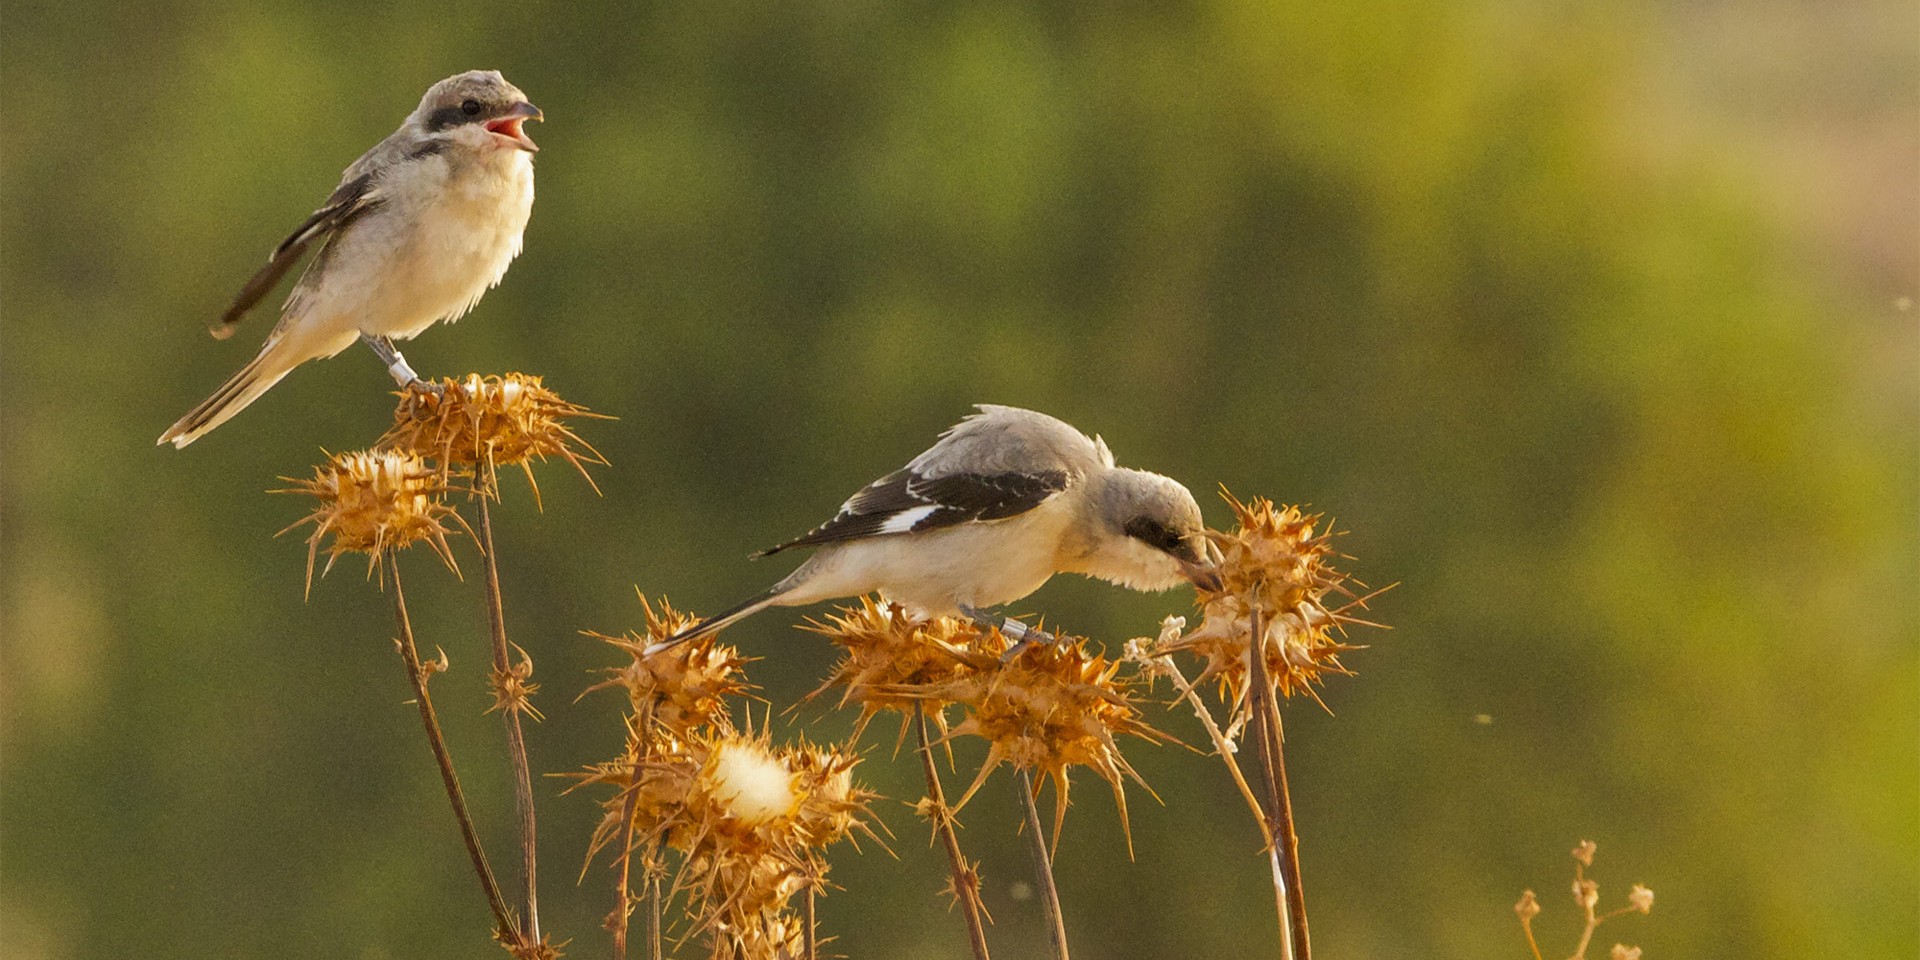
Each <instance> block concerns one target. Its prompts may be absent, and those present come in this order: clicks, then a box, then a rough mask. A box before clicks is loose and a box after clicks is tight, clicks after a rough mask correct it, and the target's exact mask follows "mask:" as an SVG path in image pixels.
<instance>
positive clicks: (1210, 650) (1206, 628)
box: [1159, 490, 1377, 703]
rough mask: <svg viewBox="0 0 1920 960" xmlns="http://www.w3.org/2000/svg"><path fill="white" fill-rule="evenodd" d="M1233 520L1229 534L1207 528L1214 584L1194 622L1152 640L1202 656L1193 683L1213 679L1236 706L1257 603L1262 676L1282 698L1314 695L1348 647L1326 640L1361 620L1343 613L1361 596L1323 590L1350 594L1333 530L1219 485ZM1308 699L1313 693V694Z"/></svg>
mask: <svg viewBox="0 0 1920 960" xmlns="http://www.w3.org/2000/svg"><path fill="white" fill-rule="evenodd" d="M1221 495H1222V496H1224V497H1225V498H1226V501H1227V503H1228V504H1229V505H1230V506H1232V508H1233V512H1234V515H1235V517H1236V519H1238V521H1239V527H1238V529H1236V530H1234V531H1233V532H1231V533H1217V532H1216V533H1212V534H1210V536H1211V538H1212V540H1213V542H1214V545H1215V546H1216V547H1217V548H1219V551H1220V568H1219V569H1220V574H1221V580H1222V585H1221V588H1220V589H1219V590H1204V589H1203V590H1201V591H1200V602H1201V607H1202V612H1203V616H1204V618H1205V619H1204V620H1203V621H1202V623H1201V625H1200V628H1199V629H1197V630H1194V631H1193V632H1191V633H1188V634H1186V635H1185V636H1182V637H1179V638H1177V639H1173V640H1171V641H1170V642H1168V643H1165V644H1163V645H1161V647H1160V650H1159V652H1162V653H1165V652H1171V651H1175V650H1188V651H1192V652H1193V653H1196V654H1198V655H1199V656H1201V657H1203V658H1204V659H1205V660H1206V667H1205V668H1204V669H1203V670H1202V672H1201V674H1200V677H1199V678H1198V679H1197V680H1196V681H1195V682H1196V684H1197V683H1198V682H1199V681H1200V680H1205V679H1209V678H1213V679H1217V680H1218V681H1219V682H1220V684H1221V686H1222V688H1223V690H1224V691H1225V693H1226V695H1227V699H1228V701H1229V702H1232V703H1243V702H1245V695H1246V691H1247V685H1248V682H1249V679H1250V676H1249V675H1250V670H1251V667H1252V661H1251V658H1250V657H1249V655H1248V654H1249V650H1250V644H1249V642H1248V638H1249V637H1250V636H1251V635H1252V631H1253V611H1254V608H1255V605H1256V604H1257V605H1258V608H1259V613H1260V624H1261V633H1262V635H1263V636H1262V644H1261V649H1262V650H1263V651H1264V653H1265V667H1266V672H1267V677H1268V680H1269V682H1271V683H1272V684H1273V685H1274V687H1275V689H1277V690H1279V691H1280V693H1281V694H1283V695H1285V696H1289V697H1291V696H1293V695H1294V694H1295V693H1299V692H1305V693H1307V694H1308V695H1309V696H1316V695H1315V694H1314V693H1313V685H1314V684H1316V683H1320V682H1324V677H1325V675H1326V674H1329V673H1338V674H1346V673H1350V671H1348V670H1347V669H1346V667H1344V666H1342V665H1341V663H1340V654H1341V653H1342V652H1344V651H1347V650H1353V649H1357V648H1356V647H1355V646H1353V645H1351V644H1347V643H1343V642H1341V641H1340V640H1337V639H1335V633H1336V631H1338V632H1340V633H1341V634H1342V635H1344V628H1345V626H1346V625H1348V624H1361V625H1367V626H1377V624H1369V623H1367V622H1366V621H1364V620H1359V619H1356V618H1354V617H1352V616H1349V615H1347V613H1346V611H1347V610H1348V609H1349V608H1350V607H1353V606H1364V601H1365V599H1366V598H1360V599H1357V600H1352V601H1350V602H1347V603H1345V604H1337V605H1332V606H1330V602H1331V601H1330V600H1329V595H1332V594H1338V595H1340V596H1343V597H1351V596H1352V594H1351V592H1350V591H1349V590H1348V589H1347V582H1348V577H1347V575H1346V574H1344V573H1341V572H1340V571H1338V570H1336V569H1334V567H1333V565H1332V561H1333V560H1334V559H1335V558H1336V557H1337V556H1338V555H1337V554H1336V553H1335V552H1334V550H1333V546H1332V544H1331V539H1332V537H1333V536H1334V534H1332V533H1316V528H1317V527H1318V526H1319V525H1320V521H1321V517H1320V516H1319V515H1317V514H1313V515H1309V514H1305V513H1302V512H1301V511H1300V509H1299V508H1298V507H1292V506H1288V507H1276V506H1275V505H1274V503H1273V501H1271V500H1268V499H1266V498H1265V497H1256V498H1254V500H1253V502H1251V503H1242V502H1240V501H1239V500H1238V499H1236V498H1235V497H1234V496H1233V495H1232V494H1231V493H1227V492H1226V491H1224V490H1223V491H1221ZM1316 699H1317V696H1316Z"/></svg>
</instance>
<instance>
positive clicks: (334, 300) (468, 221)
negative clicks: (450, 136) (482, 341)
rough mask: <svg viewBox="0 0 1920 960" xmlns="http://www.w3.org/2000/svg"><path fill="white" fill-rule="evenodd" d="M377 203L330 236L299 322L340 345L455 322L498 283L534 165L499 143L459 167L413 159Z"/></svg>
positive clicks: (528, 196) (513, 247)
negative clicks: (332, 242) (333, 244)
mask: <svg viewBox="0 0 1920 960" xmlns="http://www.w3.org/2000/svg"><path fill="white" fill-rule="evenodd" d="M383 193H386V198H385V199H384V201H383V203H382V206H381V207H380V208H379V209H377V210H375V211H373V212H372V213H370V214H368V215H367V217H366V218H365V219H363V220H362V221H360V222H358V223H356V224H354V225H353V226H352V227H351V228H349V230H348V231H347V232H346V233H344V234H343V235H342V236H341V237H340V238H338V241H337V242H339V243H341V244H342V246H341V248H340V249H337V250H332V251H329V255H328V262H327V264H326V270H325V272H324V274H323V275H322V276H321V277H320V278H319V282H318V285H317V287H315V288H314V289H312V290H310V291H303V292H302V293H300V294H299V295H298V296H299V297H300V299H302V300H303V301H304V302H303V303H302V304H301V313H302V314H303V317H302V323H303V325H305V324H311V325H312V326H313V327H315V328H324V329H326V330H328V331H331V336H332V337H333V338H335V340H336V342H337V346H335V347H334V350H333V352H338V350H340V349H344V348H345V347H346V346H347V345H348V344H350V343H352V342H353V339H354V338H355V337H356V336H358V335H359V334H360V333H363V332H364V333H368V334H372V335H376V336H387V337H395V338H398V339H410V338H412V337H414V336H417V335H419V333H420V332H421V331H423V330H425V329H426V328H428V327H430V326H432V325H433V324H434V323H436V322H438V321H440V320H456V319H458V318H459V317H460V316H461V315H462V314H464V313H466V312H467V311H468V310H470V309H472V307H473V305H474V304H475V303H476V302H478V301H479V299H480V297H481V295H482V294H484V293H486V292H487V291H488V290H489V289H491V288H492V287H494V286H495V285H497V284H498V283H499V282H500V279H501V278H502V277H503V276H505V275H506V272H507V266H508V265H509V264H511V263H512V262H513V258H514V257H515V256H516V255H518V254H519V253H520V240H521V234H522V233H523V231H525V229H526V226H527V219H528V217H529V216H530V215H531V214H532V212H533V164H532V162H531V160H530V158H529V157H528V155H527V154H526V153H524V152H521V151H518V150H501V151H499V153H498V154H497V155H494V156H489V157H487V158H486V159H484V160H481V161H478V162H476V163H473V164H471V165H469V166H467V167H466V168H464V169H460V170H455V169H454V168H453V167H452V166H451V165H450V164H449V163H448V162H447V161H446V160H445V158H444V157H429V158H426V159H424V160H421V161H417V162H416V163H415V164H414V167H413V168H412V169H410V170H409V171H408V172H407V173H406V174H405V181H404V182H398V183H393V184H391V185H390V186H389V187H388V189H386V190H383Z"/></svg>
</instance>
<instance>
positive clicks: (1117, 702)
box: [902, 627, 1172, 853]
mask: <svg viewBox="0 0 1920 960" xmlns="http://www.w3.org/2000/svg"><path fill="white" fill-rule="evenodd" d="M941 629H949V628H945V627H943V628H941ZM1009 649H1010V647H1009V644H1008V642H1007V640H1006V638H1005V637H1004V636H1002V635H1001V633H1000V631H998V630H989V631H987V632H985V633H981V634H978V635H977V639H976V640H975V642H974V644H973V649H972V650H971V651H970V652H969V653H968V654H967V661H968V669H967V670H966V671H965V672H963V673H961V674H959V675H958V676H955V677H954V678H952V679H950V680H946V681H942V682H937V683H930V684H926V685H923V686H920V687H917V688H912V689H911V690H908V689H907V688H902V689H903V692H910V693H911V694H912V695H913V696H915V697H917V698H919V699H921V700H924V701H927V702H932V703H938V704H945V703H954V704H959V705H960V706H961V707H962V708H963V709H964V710H965V711H966V718H965V719H964V720H962V721H961V722H960V724H959V725H958V726H956V727H954V728H953V732H952V734H950V736H954V737H958V736H975V737H979V738H981V739H983V740H985V741H987V758H986V761H985V762H984V763H983V764H982V765H981V767H980V772H979V774H978V775H976V776H975V777H974V780H973V783H972V784H971V785H970V786H968V787H967V790H966V792H965V793H964V794H962V795H961V797H960V800H959V801H958V802H957V803H955V804H954V805H953V808H954V809H955V810H958V809H959V808H961V807H963V806H965V805H966V803H967V801H968V800H969V799H971V798H972V797H973V795H974V793H975V792H977V791H978V790H979V789H980V786H981V784H983V783H985V782H986V779H987V775H988V774H989V773H992V772H993V770H994V768H996V767H998V766H999V765H1000V764H1002V763H1007V764H1011V765H1012V766H1013V767H1014V768H1015V769H1020V770H1035V771H1038V772H1039V773H1040V774H1041V775H1042V776H1044V777H1046V778H1047V779H1051V780H1052V781H1053V783H1054V796H1055V804H1054V815H1053V837H1054V843H1055V844H1056V845H1057V844H1058V843H1059V839H1060V825H1061V822H1062V821H1063V820H1064V819H1065V817H1066V813H1067V802H1068V796H1067V794H1068V787H1069V780H1068V773H1069V771H1070V769H1071V768H1073V767H1076V766H1084V767H1088V768H1090V769H1092V770H1093V771H1094V772H1095V773H1097V774H1099V775H1100V777H1101V778H1102V779H1104V780H1106V781H1107V783H1108V784H1109V785H1111V786H1112V788H1113V799H1114V803H1115V805H1116V806H1117V807H1118V808H1119V811H1120V823H1121V826H1122V827H1123V828H1127V798H1126V792H1125V790H1124V789H1123V786H1124V782H1123V780H1122V777H1123V776H1124V777H1125V778H1126V779H1130V780H1132V781H1133V782H1135V783H1137V784H1139V785H1140V786H1141V787H1142V788H1143V789H1147V790H1148V792H1151V791H1152V788H1150V787H1147V785H1146V782H1145V781H1143V780H1141V779H1140V775H1139V774H1138V773H1135V772H1134V769H1133V766H1132V765H1131V764H1129V763H1127V760H1126V758H1125V757H1124V756H1122V755H1121V754H1120V745H1119V744H1118V743H1117V742H1116V741H1115V739H1114V738H1115V736H1116V735H1117V734H1131V735H1133V736H1136V737H1140V738H1142V739H1145V740H1170V739H1172V738H1170V737H1168V736H1167V735H1166V734H1163V733H1161V732H1160V731H1158V730H1155V729H1154V728H1152V727H1150V726H1148V725H1147V724H1146V723H1145V722H1144V721H1142V720H1141V719H1140V710H1139V708H1138V707H1136V706H1135V705H1134V703H1133V699H1132V696H1131V693H1130V689H1129V686H1130V685H1129V684H1128V683H1127V682H1126V681H1125V680H1124V679H1122V678H1121V677H1120V676H1119V673H1120V669H1121V667H1122V665H1123V663H1124V661H1110V660H1108V659H1107V658H1106V657H1105V656H1102V655H1100V654H1097V653H1094V652H1093V651H1092V650H1091V649H1089V645H1088V642H1087V641H1086V640H1085V639H1083V638H1079V637H1070V636H1061V637H1060V639H1059V641H1058V642H1056V643H1050V644H1044V643H1043V644H1032V645H1029V646H1027V647H1025V648H1022V649H1020V650H1019V652H1018V653H1017V654H1016V655H1014V656H1013V657H1011V658H1010V659H1009V658H1007V657H1006V656H1005V655H1006V653H1007V651H1008V650H1009ZM1127 848H1128V851H1129V853H1131V851H1132V848H1133V839H1132V835H1131V830H1130V829H1128V838H1127Z"/></svg>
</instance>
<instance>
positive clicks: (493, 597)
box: [480, 482, 540, 943]
mask: <svg viewBox="0 0 1920 960" xmlns="http://www.w3.org/2000/svg"><path fill="white" fill-rule="evenodd" d="M493 492H494V486H493V484H492V483H491V482H489V483H488V484H487V485H486V487H484V488H483V489H482V490H481V492H480V494H481V495H480V536H481V537H482V538H483V540H484V541H485V543H484V545H483V549H485V551H486V559H487V622H488V624H489V625H490V626H491V627H492V629H493V669H494V672H495V673H496V674H497V675H499V676H506V675H507V674H508V672H509V671H510V670H512V665H511V664H510V663H509V662H508V659H507V623H506V614H505V612H504V611H503V610H502V609H501V606H500V568H499V566H498V565H497V564H496V563H495V562H494V556H493V515H492V512H491V511H490V510H488V509H487V503H488V501H489V500H491V499H492V497H491V495H492V493H493ZM500 712H501V713H502V714H504V719H505V721H506V724H507V750H508V752H509V753H511V754H512V756H513V776H514V780H513V805H514V807H515V809H516V810H517V812H518V813H519V814H520V858H521V863H522V864H523V865H524V866H525V871H524V873H523V875H522V876H523V879H524V880H525V881H526V885H527V941H528V942H529V943H539V942H540V897H539V891H538V888H537V886H536V873H537V871H536V869H535V857H534V847H535V842H534V836H535V831H534V818H533V779H532V776H531V775H530V774H529V772H528V770H527V738H526V734H525V733H523V732H522V731H521V729H520V711H519V710H516V709H514V708H513V707H508V708H507V709H504V710H502V711H500Z"/></svg>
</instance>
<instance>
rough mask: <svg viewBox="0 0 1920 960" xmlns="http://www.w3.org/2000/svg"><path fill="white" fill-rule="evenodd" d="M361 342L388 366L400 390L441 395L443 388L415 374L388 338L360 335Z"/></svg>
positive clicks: (389, 372) (388, 371)
mask: <svg viewBox="0 0 1920 960" xmlns="http://www.w3.org/2000/svg"><path fill="white" fill-rule="evenodd" d="M360 342H361V343H364V344H366V345H367V348H368V349H370V350H372V351H373V355H374V356H376V357H379V358H380V362H381V363H384V364H386V365H387V373H388V375H390V376H392V377H393V382H394V383H395V384H396V385H398V386H399V387H400V389H402V390H409V389H412V390H420V391H423V392H426V393H431V394H434V395H435V396H438V395H439V394H440V391H441V389H442V388H441V386H440V385H439V384H437V383H428V382H427V381H425V380H422V379H420V375H419V374H417V373H414V372H413V367H411V366H409V365H408V364H407V358H406V357H403V356H401V355H400V351H399V350H398V349H397V348H395V347H394V345H393V341H392V340H390V339H388V338H386V337H375V336H370V335H368V334H365V333H363V334H361V335H360Z"/></svg>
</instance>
